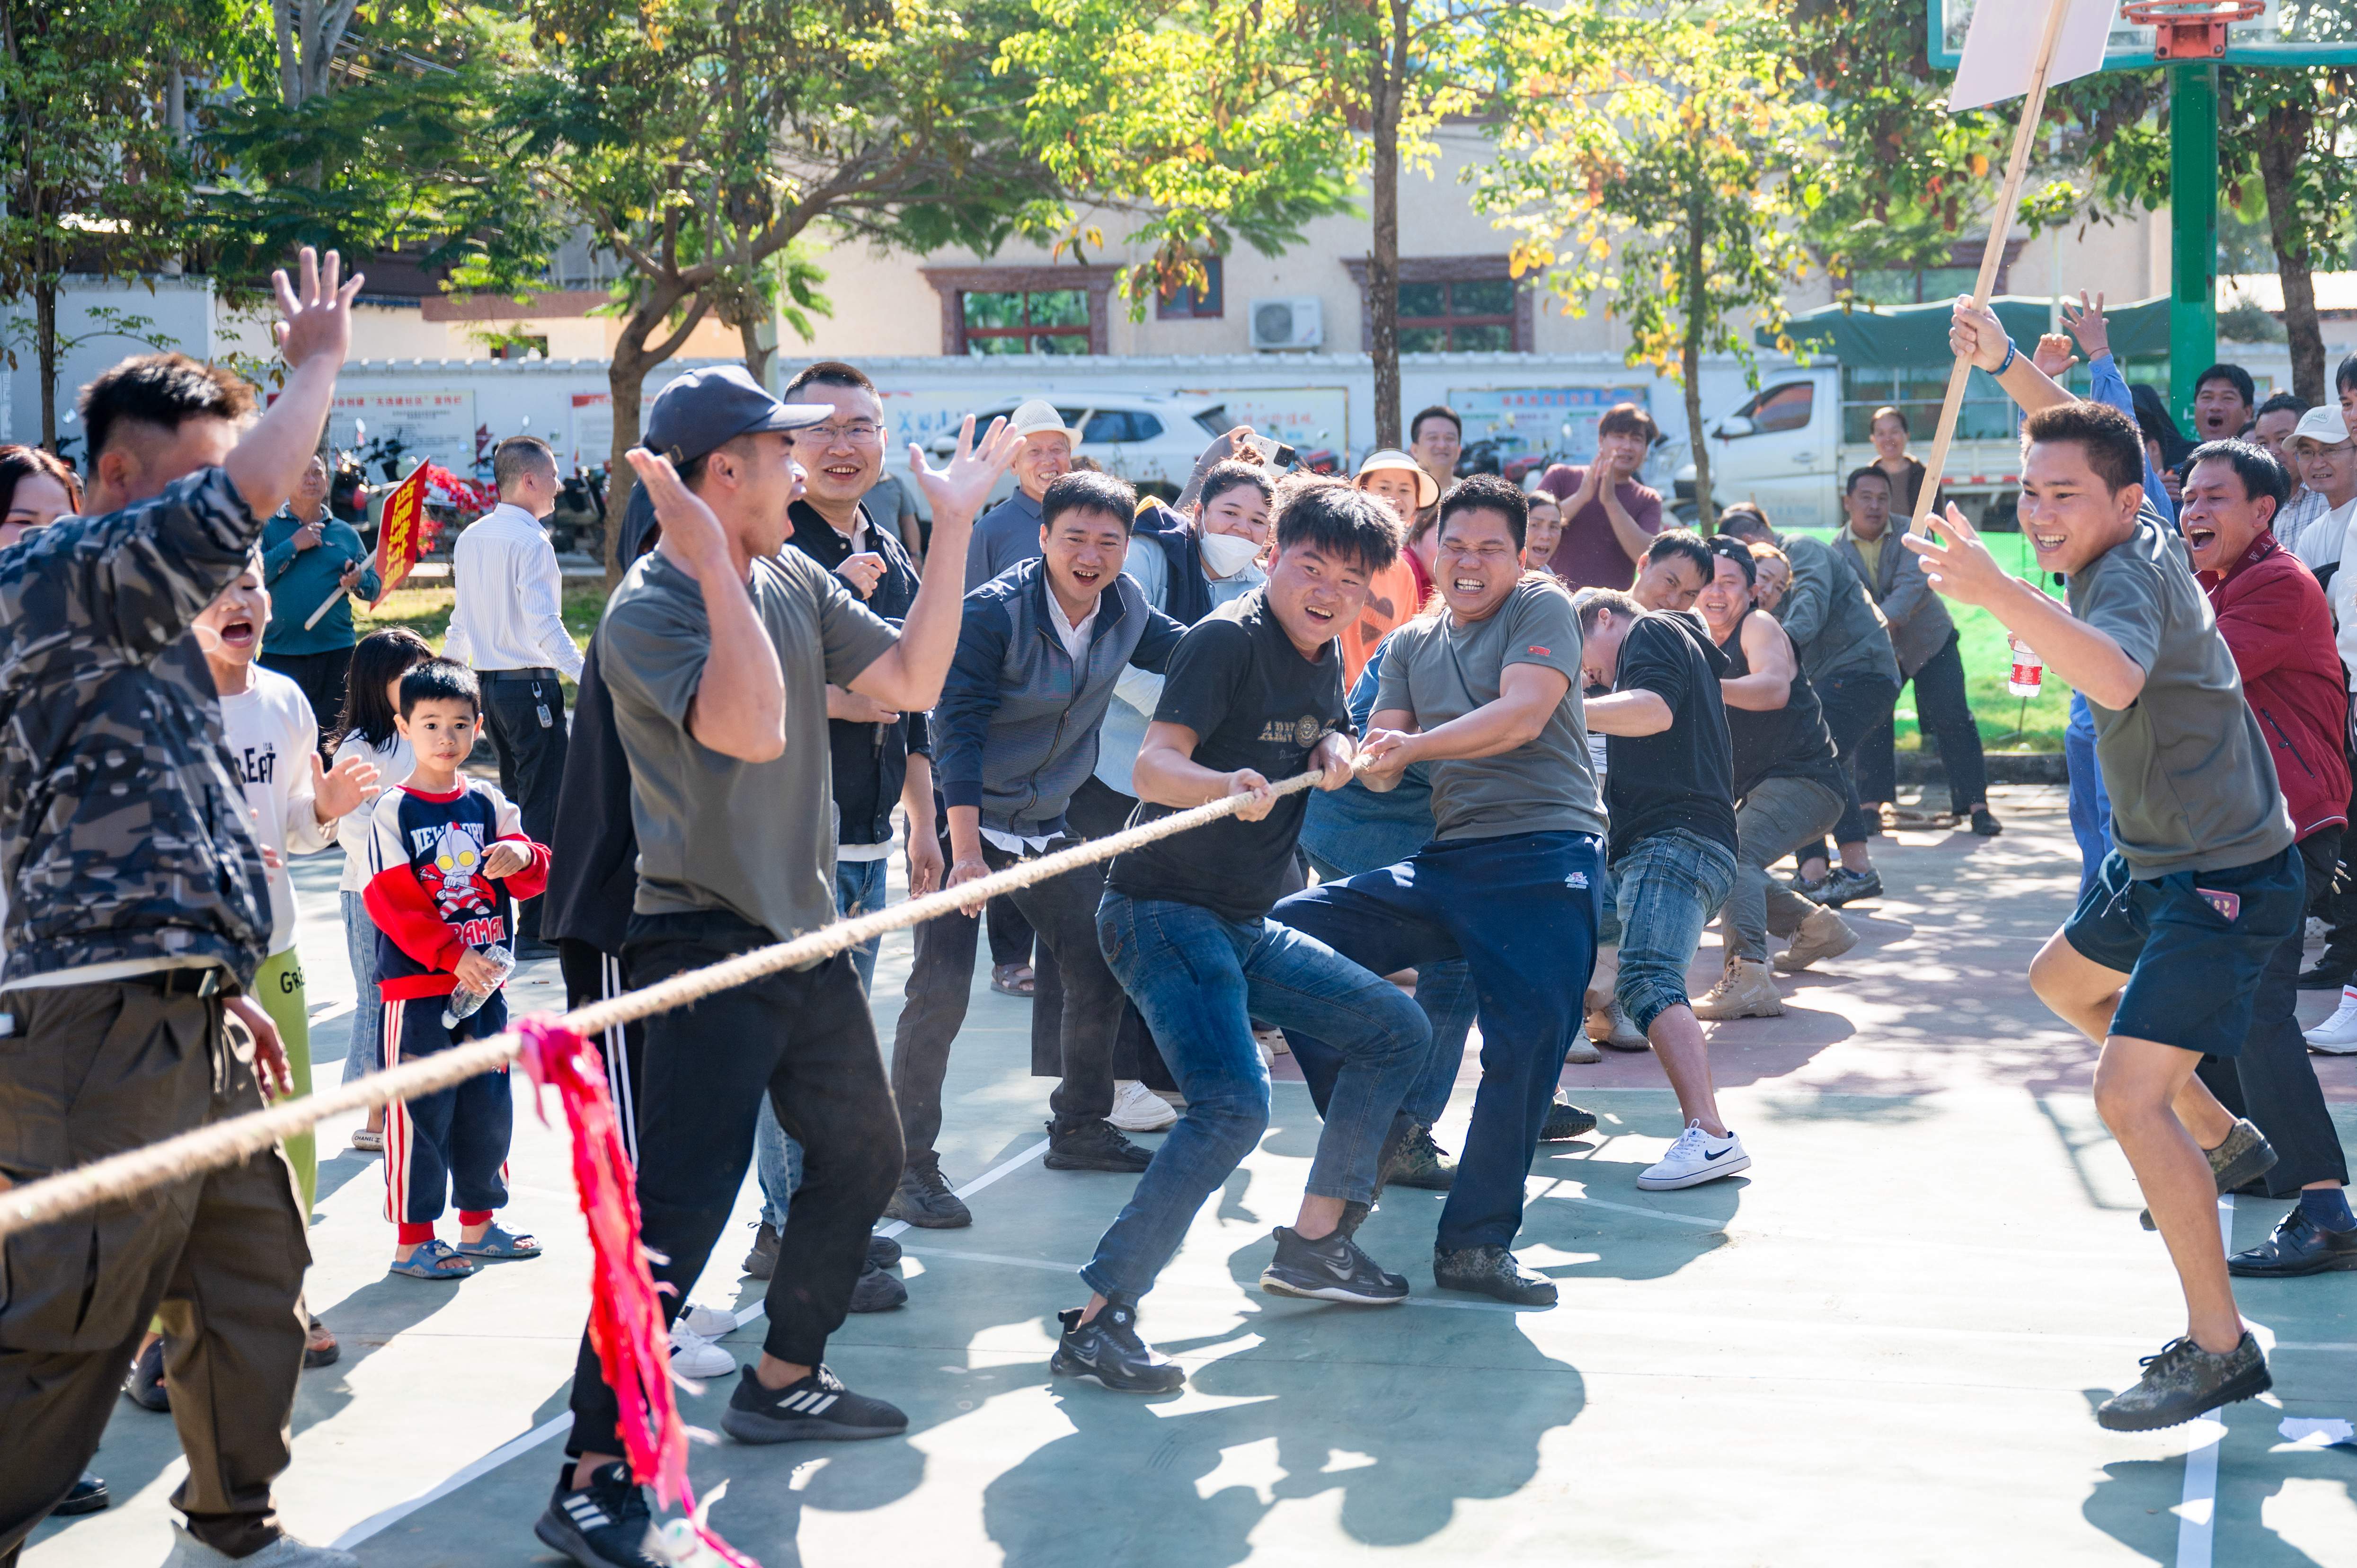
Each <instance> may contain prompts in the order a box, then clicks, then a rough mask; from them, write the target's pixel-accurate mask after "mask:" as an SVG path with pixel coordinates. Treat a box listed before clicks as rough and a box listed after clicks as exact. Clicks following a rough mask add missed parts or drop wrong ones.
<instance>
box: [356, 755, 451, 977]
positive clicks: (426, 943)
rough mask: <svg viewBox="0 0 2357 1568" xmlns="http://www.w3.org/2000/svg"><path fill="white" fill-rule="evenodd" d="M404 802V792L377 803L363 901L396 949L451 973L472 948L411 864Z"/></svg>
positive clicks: (394, 791) (386, 795) (392, 791)
mask: <svg viewBox="0 0 2357 1568" xmlns="http://www.w3.org/2000/svg"><path fill="white" fill-rule="evenodd" d="M401 799H402V796H401V791H400V790H399V789H387V790H386V791H385V792H384V795H383V797H382V799H380V800H378V801H377V803H376V814H375V816H374V817H373V818H372V819H371V822H370V829H369V843H368V882H367V884H366V885H365V886H363V887H362V888H361V902H362V903H363V904H365V905H367V906H368V912H369V918H370V919H371V920H374V921H375V922H376V929H378V930H380V931H382V932H383V933H384V934H385V935H386V936H388V937H390V938H392V939H393V945H394V946H395V947H397V948H399V949H400V950H402V951H404V952H405V953H407V954H408V955H409V956H410V957H411V958H413V959H415V960H416V961H418V962H419V963H422V964H424V965H425V966H426V967H427V968H429V969H434V970H438V971H440V972H442V973H445V974H448V973H450V972H453V971H455V970H456V969H457V964H458V956H459V955H460V954H461V953H463V952H465V951H466V950H467V949H466V945H465V944H464V943H462V942H461V941H459V940H458V934H457V932H456V931H454V930H452V929H450V927H449V924H448V923H447V921H445V920H444V919H443V918H442V916H441V912H440V911H439V910H437V909H436V908H434V900H433V898H432V897H430V896H429V895H428V894H427V893H426V891H425V887H424V886H422V885H421V884H420V883H419V882H418V880H417V872H416V870H415V868H414V867H413V866H412V865H410V862H409V846H408V845H407V844H406V843H403V842H402V837H401Z"/></svg>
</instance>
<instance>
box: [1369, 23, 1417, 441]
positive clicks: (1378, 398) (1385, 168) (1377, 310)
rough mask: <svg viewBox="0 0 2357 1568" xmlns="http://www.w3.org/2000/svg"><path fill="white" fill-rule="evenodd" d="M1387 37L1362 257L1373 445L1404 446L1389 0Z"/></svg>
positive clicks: (1399, 55) (1402, 50) (1395, 74)
mask: <svg viewBox="0 0 2357 1568" xmlns="http://www.w3.org/2000/svg"><path fill="white" fill-rule="evenodd" d="M1389 11H1390V15H1391V23H1392V30H1391V38H1390V39H1389V40H1388V42H1387V44H1386V46H1385V48H1383V51H1382V53H1381V55H1380V57H1379V58H1378V59H1377V62H1376V65H1375V68H1374V70H1372V72H1371V73H1370V76H1371V78H1372V81H1371V85H1372V93H1371V95H1370V96H1371V97H1372V100H1373V109H1374V115H1373V124H1374V160H1373V162H1374V166H1373V169H1372V177H1373V184H1374V229H1375V232H1374V244H1373V247H1372V250H1371V251H1370V252H1369V253H1368V256H1367V355H1368V358H1370V359H1371V360H1373V361H1374V368H1375V445H1376V446H1406V445H1407V443H1406V442H1405V441H1404V440H1402V439H1401V438H1400V437H1401V434H1402V432H1401V422H1402V420H1403V419H1404V418H1405V412H1406V411H1405V410H1404V409H1403V408H1401V406H1400V363H1399V128H1400V101H1401V99H1402V97H1403V96H1404V95H1405V91H1406V88H1407V72H1408V56H1407V4H1406V0H1390V5H1389Z"/></svg>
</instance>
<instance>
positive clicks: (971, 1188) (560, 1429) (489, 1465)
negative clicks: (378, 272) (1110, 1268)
mask: <svg viewBox="0 0 2357 1568" xmlns="http://www.w3.org/2000/svg"><path fill="white" fill-rule="evenodd" d="M1047 1152H1048V1141H1047V1140H1046V1139H1044V1138H1042V1139H1041V1140H1040V1141H1039V1142H1038V1143H1036V1144H1032V1145H1031V1146H1030V1147H1029V1148H1028V1149H1026V1150H1024V1151H1023V1152H1022V1153H1021V1154H1019V1155H1014V1156H1013V1157H1011V1158H1009V1159H1006V1160H1002V1161H1000V1162H999V1163H998V1164H997V1165H993V1166H991V1167H990V1169H988V1170H986V1171H985V1172H983V1173H982V1175H980V1176H976V1177H974V1179H973V1180H972V1181H970V1182H968V1183H966V1184H965V1185H964V1186H963V1187H959V1188H958V1189H957V1195H958V1196H959V1197H969V1196H971V1195H972V1194H974V1193H977V1192H980V1191H981V1190H982V1189H983V1188H984V1187H988V1186H990V1185H991V1183H993V1182H995V1181H997V1180H999V1179H1001V1178H1002V1177H1005V1176H1012V1175H1014V1174H1015V1173H1016V1172H1017V1171H1018V1170H1021V1169H1022V1168H1023V1167H1024V1166H1025V1165H1029V1164H1030V1163H1031V1162H1032V1161H1033V1160H1036V1159H1038V1158H1039V1156H1040V1155H1044V1154H1046V1153H1047ZM907 1229H908V1226H906V1225H904V1224H902V1223H900V1222H899V1221H898V1220H895V1221H894V1222H893V1223H891V1224H890V1225H888V1226H886V1227H885V1228H884V1229H883V1230H879V1231H877V1235H879V1236H894V1235H898V1234H899V1232H901V1231H903V1230H907ZM759 1316H761V1304H760V1303H759V1302H755V1303H754V1304H753V1305H750V1306H748V1307H747V1308H745V1310H743V1311H742V1312H739V1313H738V1314H737V1327H739V1328H742V1327H744V1326H745V1325H747V1324H748V1323H750V1322H752V1321H753V1320H754V1319H755V1318H757V1317H759ZM572 1429H573V1412H571V1411H566V1412H565V1413H564V1414H563V1415H560V1416H555V1417H553V1418H551V1419H550V1420H547V1421H544V1422H542V1423H540V1424H539V1425H538V1426H535V1427H533V1429H532V1430H531V1431H530V1432H527V1433H524V1434H522V1435H520V1436H516V1437H511V1438H510V1439H508V1440H507V1441H506V1442H505V1443H502V1444H500V1445H499V1446H498V1447H497V1448H494V1449H492V1450H491V1451H490V1453H489V1454H486V1455H483V1456H482V1457H481V1458H479V1459H477V1460H476V1461H475V1462H474V1463H472V1464H470V1465H468V1466H465V1467H464V1468H462V1469H459V1470H456V1471H454V1472H452V1473H451V1474H450V1475H448V1476H447V1477H443V1478H442V1479H441V1480H439V1481H436V1483H435V1484H434V1485H433V1486H431V1487H427V1488H426V1489H425V1491H422V1492H420V1493H418V1494H417V1495H416V1496H415V1497H414V1498H409V1499H408V1500H407V1501H405V1502H399V1503H395V1504H393V1507H391V1508H389V1509H385V1510H384V1511H383V1512H382V1513H377V1514H371V1515H370V1516H369V1517H368V1518H367V1519H364V1520H361V1522H360V1523H358V1524H356V1525H354V1526H352V1528H351V1529H350V1530H346V1531H344V1533H343V1534H341V1535H339V1536H338V1537H337V1538H336V1539H335V1541H333V1542H332V1544H333V1545H334V1546H335V1548H336V1550H337V1551H339V1552H350V1550H351V1549H352V1548H353V1547H355V1546H358V1545H359V1544H360V1543H361V1541H366V1540H367V1539H368V1538H369V1537H371V1536H372V1535H376V1534H378V1533H380V1532H381V1531H383V1530H389V1529H391V1528H392V1527H393V1526H394V1525H396V1524H399V1523H400V1522H401V1521H402V1520H404V1519H407V1518H408V1517H409V1516H410V1515H411V1514H414V1513H415V1512H416V1511H417V1510H418V1509H422V1508H424V1507H425V1506H426V1505H427V1504H429V1503H434V1502H438V1501H439V1500H441V1499H442V1498H446V1497H448V1496H449V1495H450V1494H451V1493H452V1492H455V1491H457V1489H458V1488H459V1487H463V1486H465V1485H466V1484H467V1483H468V1482H469V1481H472V1480H474V1479H475V1478H476V1477H479V1476H484V1475H488V1474H489V1473H490V1472H491V1471H493V1470H496V1469H498V1468H499V1467H500V1466H502V1465H504V1464H506V1463H507V1462H508V1461H509V1460H511V1459H514V1458H517V1457H520V1456H521V1455H525V1454H529V1453H531V1452H532V1451H533V1449H535V1448H537V1447H539V1446H540V1445H541V1444H544V1443H546V1442H548V1441H549V1440H550V1439H552V1438H554V1437H560V1436H562V1435H564V1434H565V1433H567V1432H570V1431H571V1430H572Z"/></svg>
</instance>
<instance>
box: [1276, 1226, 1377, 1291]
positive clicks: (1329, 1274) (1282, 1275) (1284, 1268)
mask: <svg viewBox="0 0 2357 1568" xmlns="http://www.w3.org/2000/svg"><path fill="white" fill-rule="evenodd" d="M1260 1288H1261V1289H1263V1290H1265V1291H1266V1292H1268V1294H1271V1295H1296V1296H1301V1297H1304V1298H1305V1299H1307V1300H1310V1301H1347V1302H1351V1303H1353V1304H1354V1305H1360V1306H1390V1305H1393V1304H1394V1303H1395V1302H1403V1301H1405V1300H1406V1299H1407V1281H1405V1279H1402V1278H1401V1277H1400V1276H1399V1275H1397V1274H1394V1273H1386V1272H1385V1271H1384V1270H1383V1268H1382V1267H1380V1266H1379V1265H1378V1264H1377V1263H1376V1262H1375V1261H1374V1260H1373V1259H1372V1258H1370V1257H1369V1256H1367V1255H1366V1253H1364V1252H1362V1251H1360V1250H1359V1244H1358V1243H1357V1242H1356V1241H1354V1240H1351V1238H1350V1237H1348V1236H1345V1235H1343V1234H1342V1233H1341V1232H1340V1230H1336V1231H1333V1232H1331V1233H1330V1234H1328V1235H1325V1236H1321V1237H1319V1238H1318V1240H1315V1241H1310V1240H1304V1239H1303V1238H1302V1237H1301V1236H1300V1235H1299V1234H1298V1233H1297V1232H1296V1231H1295V1230H1293V1229H1292V1227H1290V1226H1286V1225H1280V1226H1278V1227H1277V1228H1276V1256H1275V1257H1274V1258H1272V1259H1270V1260H1269V1263H1268V1267H1267V1268H1265V1269H1263V1270H1262V1271H1261V1275H1260Z"/></svg>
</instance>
